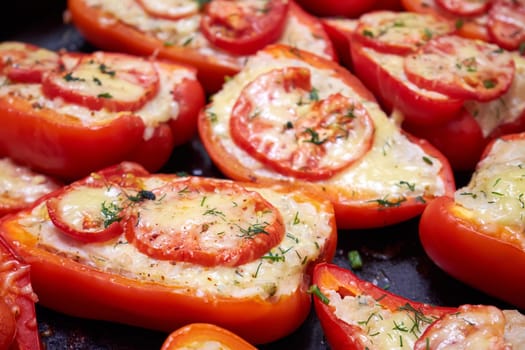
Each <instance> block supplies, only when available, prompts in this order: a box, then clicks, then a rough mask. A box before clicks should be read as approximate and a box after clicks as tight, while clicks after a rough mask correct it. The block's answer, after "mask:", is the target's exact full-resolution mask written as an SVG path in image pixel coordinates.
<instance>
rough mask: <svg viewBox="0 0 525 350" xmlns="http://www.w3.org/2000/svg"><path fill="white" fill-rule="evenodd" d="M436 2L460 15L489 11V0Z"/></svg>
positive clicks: (443, 0)
mask: <svg viewBox="0 0 525 350" xmlns="http://www.w3.org/2000/svg"><path fill="white" fill-rule="evenodd" d="M436 4H438V5H439V6H441V7H442V8H443V9H445V10H446V11H448V12H450V13H453V14H455V15H458V16H476V15H481V14H483V13H484V12H485V11H487V9H488V7H489V5H490V1H489V0H436Z"/></svg>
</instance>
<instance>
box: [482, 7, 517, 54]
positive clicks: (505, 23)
mask: <svg viewBox="0 0 525 350" xmlns="http://www.w3.org/2000/svg"><path fill="white" fill-rule="evenodd" d="M488 31H489V35H490V36H491V38H492V40H493V41H494V42H495V43H496V44H498V45H499V46H501V47H502V48H504V49H507V50H517V49H519V50H520V51H522V53H523V51H524V50H525V0H497V1H495V3H494V4H493V5H492V7H491V8H490V10H489V21H488Z"/></svg>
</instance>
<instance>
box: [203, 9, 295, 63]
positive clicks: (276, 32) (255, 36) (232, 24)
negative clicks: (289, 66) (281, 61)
mask: <svg viewBox="0 0 525 350" xmlns="http://www.w3.org/2000/svg"><path fill="white" fill-rule="evenodd" d="M288 5H289V2H288V0H212V1H211V2H210V3H209V4H207V5H206V7H205V8H204V14H203V16H202V19H201V25H200V28H201V30H202V33H203V34H204V36H205V37H206V38H207V39H208V40H209V41H210V42H211V43H212V44H213V45H215V46H217V47H218V48H221V49H223V50H226V51H228V52H230V53H233V54H236V55H250V54H253V53H255V52H257V51H258V50H259V49H262V48H263V47H265V46H266V45H268V44H270V43H273V42H275V41H276V40H277V39H279V38H280V37H281V34H282V33H283V30H284V26H285V23H286V18H287V14H288Z"/></svg>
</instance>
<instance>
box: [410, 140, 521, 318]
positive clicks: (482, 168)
mask: <svg viewBox="0 0 525 350" xmlns="http://www.w3.org/2000/svg"><path fill="white" fill-rule="evenodd" d="M524 145H525V134H523V133H522V134H509V135H506V136H503V137H501V138H497V139H495V140H494V141H492V142H491V143H490V144H489V145H488V146H487V148H486V149H485V151H484V153H483V155H482V158H481V161H480V162H479V163H478V165H477V167H476V171H475V172H474V174H473V175H472V178H471V180H470V182H469V184H467V185H466V186H464V187H462V188H458V190H457V191H456V192H455V194H454V196H445V197H442V198H438V199H436V200H435V202H433V203H431V204H430V205H429V206H428V207H427V208H426V209H425V211H424V212H423V215H422V217H421V221H420V227H419V235H420V238H421V243H422V245H423V248H424V249H425V251H426V253H427V254H428V256H429V257H430V258H431V259H432V260H433V261H434V262H435V263H436V265H437V266H439V267H440V268H441V269H443V270H444V271H445V272H447V273H448V274H450V275H451V276H453V277H455V278H457V279H458V280H460V281H462V282H464V283H466V284H468V285H470V286H472V287H474V288H476V289H479V290H481V291H483V292H485V293H487V294H489V295H492V296H494V297H496V298H499V299H501V300H504V301H506V302H508V303H511V304H513V305H516V306H517V307H520V308H524V307H525V298H524V297H523V296H524V295H525V283H523V281H524V280H525V237H524V235H523V219H522V217H523V213H524V209H523V208H524V204H523V203H524V202H523V192H524V191H525V187H524V186H523V176H525V173H524V171H523V163H524V162H525V153H524V152H523V149H524V148H523V147H524Z"/></svg>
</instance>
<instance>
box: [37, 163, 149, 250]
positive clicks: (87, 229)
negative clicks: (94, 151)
mask: <svg viewBox="0 0 525 350" xmlns="http://www.w3.org/2000/svg"><path fill="white" fill-rule="evenodd" d="M147 174H148V173H147V172H146V171H145V170H144V169H143V168H142V167H140V166H135V165H134V164H133V163H123V164H120V165H118V166H114V167H110V168H106V169H104V170H102V171H100V172H98V173H93V174H92V175H90V176H89V177H87V178H85V179H84V180H82V181H78V182H75V183H73V184H71V185H69V186H66V187H64V188H63V189H62V191H61V192H60V193H59V194H58V195H56V196H54V197H51V198H49V199H47V201H46V207H47V211H48V213H49V218H50V219H51V221H52V222H53V224H54V225H55V226H56V227H57V228H59V229H60V230H61V231H62V232H63V233H64V234H66V235H67V236H69V237H72V238H75V239H76V240H79V241H83V242H103V241H107V240H110V239H112V238H114V237H116V236H119V235H120V234H122V232H123V227H122V222H121V221H122V220H124V219H125V217H124V215H125V213H124V209H125V208H126V207H128V206H130V205H133V204H135V203H138V202H140V201H142V200H151V199H154V198H155V197H154V195H153V193H151V192H149V191H145V190H142V189H141V188H142V186H141V184H142V182H141V180H140V176H143V175H147Z"/></svg>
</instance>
